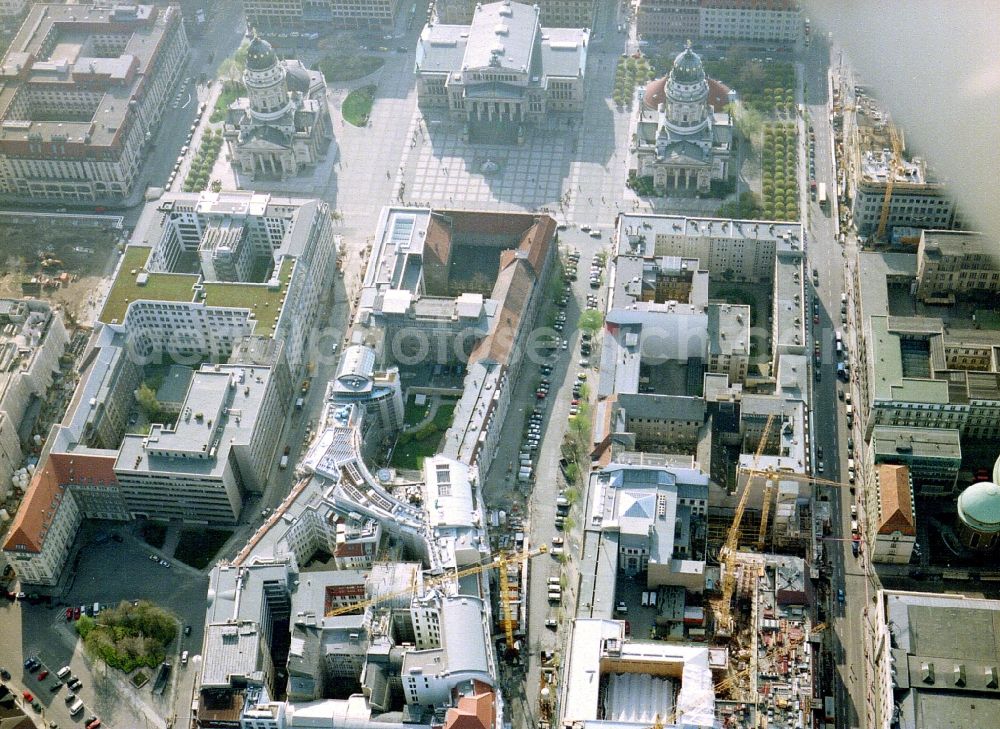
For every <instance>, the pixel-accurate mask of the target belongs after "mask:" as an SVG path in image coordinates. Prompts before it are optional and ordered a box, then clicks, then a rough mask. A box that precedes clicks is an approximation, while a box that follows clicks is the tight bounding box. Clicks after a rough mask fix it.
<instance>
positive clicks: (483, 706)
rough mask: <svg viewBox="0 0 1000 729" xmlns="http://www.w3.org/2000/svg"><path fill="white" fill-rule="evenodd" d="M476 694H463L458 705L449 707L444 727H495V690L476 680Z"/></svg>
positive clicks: (474, 728)
mask: <svg viewBox="0 0 1000 729" xmlns="http://www.w3.org/2000/svg"><path fill="white" fill-rule="evenodd" d="M473 690H474V691H475V693H474V694H472V695H471V696H463V697H461V698H460V699H459V700H458V705H457V706H454V707H452V708H450V709H448V712H447V713H446V714H445V717H444V729H493V725H494V720H495V718H496V710H495V709H494V703H495V697H494V695H493V690H492V689H491V688H490V687H489V686H487V685H486V684H484V683H480V682H479V681H476V683H475V685H474V686H473Z"/></svg>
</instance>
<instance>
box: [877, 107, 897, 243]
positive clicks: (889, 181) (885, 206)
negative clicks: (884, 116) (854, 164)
mask: <svg viewBox="0 0 1000 729" xmlns="http://www.w3.org/2000/svg"><path fill="white" fill-rule="evenodd" d="M887 126H888V128H889V141H890V143H891V144H892V159H891V160H890V161H889V165H888V167H889V169H888V172H887V175H886V180H885V197H883V198H882V213H881V215H879V219H878V231H877V232H876V233H875V237H876V238H878V239H879V240H885V229H886V225H887V224H888V222H889V208H890V206H891V204H892V188H893V187H894V186H895V184H896V173H897V172H898V171H899V168H900V166H901V165H902V163H903V144H902V142H901V141H900V139H899V131H898V130H897V129H896V125H895V124H893V123H892V120H891V119H890V120H889V121H888V123H887Z"/></svg>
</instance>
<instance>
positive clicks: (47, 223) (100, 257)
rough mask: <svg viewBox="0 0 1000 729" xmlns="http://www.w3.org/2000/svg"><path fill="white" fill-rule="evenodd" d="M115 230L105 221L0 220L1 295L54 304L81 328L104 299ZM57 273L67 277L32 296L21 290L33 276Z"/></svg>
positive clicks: (116, 235) (114, 248)
mask: <svg viewBox="0 0 1000 729" xmlns="http://www.w3.org/2000/svg"><path fill="white" fill-rule="evenodd" d="M120 232H121V231H119V230H118V229H116V228H114V227H113V226H112V225H111V224H110V223H103V222H97V223H93V222H91V221H81V220H78V219H75V218H72V217H69V216H67V217H36V218H34V219H31V220H25V218H23V217H20V218H12V217H6V216H4V217H0V272H2V274H0V297H14V298H20V297H22V296H24V295H35V296H40V297H42V298H46V299H49V300H52V301H57V302H60V303H62V304H63V305H64V306H65V307H66V310H67V311H68V312H70V313H71V314H72V315H73V316H74V317H75V318H76V319H77V321H79V322H80V323H81V324H89V323H90V322H91V320H92V317H93V316H94V315H95V313H96V311H95V309H96V307H97V306H98V305H99V304H100V301H101V300H102V299H103V290H104V285H105V282H104V278H105V277H106V276H108V275H109V274H110V273H111V269H112V266H113V261H114V260H116V251H117V248H118V244H119V239H120ZM46 259H48V260H47V263H48V265H47V266H45V267H43V266H42V263H43V261H46ZM60 274H66V276H65V278H66V281H65V282H63V283H60V284H59V285H58V286H56V285H53V286H51V287H44V288H42V289H41V291H40V292H37V293H33V292H31V291H30V290H25V289H23V288H22V286H21V284H22V282H24V281H26V280H29V279H31V277H32V276H44V277H46V278H48V279H58V278H59V277H60ZM98 292H101V293H100V294H98Z"/></svg>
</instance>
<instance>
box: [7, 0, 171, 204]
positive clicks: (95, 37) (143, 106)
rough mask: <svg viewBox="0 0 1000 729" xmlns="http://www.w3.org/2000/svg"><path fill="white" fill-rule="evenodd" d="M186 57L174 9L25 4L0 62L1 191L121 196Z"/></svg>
mask: <svg viewBox="0 0 1000 729" xmlns="http://www.w3.org/2000/svg"><path fill="white" fill-rule="evenodd" d="M188 55H189V48H188V41H187V36H186V35H185V32H184V25H183V23H182V22H181V14H180V9H179V8H178V7H176V6H157V5H48V4H35V5H32V6H31V9H30V10H29V12H28V15H27V17H26V18H25V21H24V24H23V25H22V26H21V29H20V31H19V32H18V33H17V34H16V35H15V36H14V39H13V40H12V41H11V44H10V47H9V48H8V50H7V52H6V53H5V54H4V56H3V59H2V60H0V80H2V82H3V88H2V89H0V192H2V193H5V194H8V195H17V196H21V197H25V198H32V199H36V200H39V201H49V202H59V201H68V202H77V203H79V202H104V201H118V202H121V201H124V200H126V199H127V198H128V197H129V196H130V195H131V194H132V193H133V192H134V190H135V184H136V182H137V180H138V176H139V172H140V168H141V166H142V163H143V161H144V158H145V157H144V152H145V150H146V149H148V145H149V143H150V142H151V141H152V139H153V137H154V135H155V133H156V131H157V128H158V127H159V123H160V120H161V118H162V116H163V114H164V110H165V109H166V108H167V103H168V101H169V100H170V96H171V94H172V93H173V90H174V86H175V85H176V82H177V79H178V77H179V76H180V75H181V74H182V73H184V67H185V65H186V63H187V59H188Z"/></svg>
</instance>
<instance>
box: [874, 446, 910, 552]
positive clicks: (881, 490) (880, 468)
mask: <svg viewBox="0 0 1000 729" xmlns="http://www.w3.org/2000/svg"><path fill="white" fill-rule="evenodd" d="M865 490H866V492H867V493H866V496H865V504H867V506H866V509H865V515H866V516H867V517H868V524H867V525H866V527H865V530H864V533H865V535H866V536H867V538H868V549H869V554H870V556H871V560H872V561H873V562H879V563H887V564H909V562H910V558H911V556H912V555H913V545H914V544H915V542H916V539H917V520H916V506H915V502H914V499H913V480H912V477H911V474H910V469H909V468H907V467H906V466H904V465H901V464H889V463H882V464H879V465H877V466H874V468H873V469H872V472H871V473H870V474H868V478H867V479H866V483H865Z"/></svg>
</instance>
